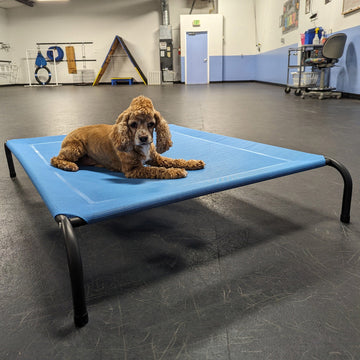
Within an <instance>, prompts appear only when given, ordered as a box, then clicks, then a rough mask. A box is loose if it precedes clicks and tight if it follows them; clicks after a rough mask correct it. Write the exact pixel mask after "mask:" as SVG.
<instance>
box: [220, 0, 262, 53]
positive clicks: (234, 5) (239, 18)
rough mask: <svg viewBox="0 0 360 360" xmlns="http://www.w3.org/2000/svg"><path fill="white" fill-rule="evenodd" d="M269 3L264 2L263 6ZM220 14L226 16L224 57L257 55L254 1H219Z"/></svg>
mask: <svg viewBox="0 0 360 360" xmlns="http://www.w3.org/2000/svg"><path fill="white" fill-rule="evenodd" d="M268 1H269V0H266V1H262V3H263V5H265V4H267V3H268ZM218 12H219V14H221V15H223V16H224V56H232V55H252V54H255V53H256V40H255V8H254V3H253V0H241V1H239V0H219V2H218Z"/></svg>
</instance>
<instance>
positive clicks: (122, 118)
mask: <svg viewBox="0 0 360 360" xmlns="http://www.w3.org/2000/svg"><path fill="white" fill-rule="evenodd" d="M154 130H155V131H156V151H157V152H158V153H160V154H161V153H163V152H165V151H166V150H168V149H169V148H170V147H171V146H172V141H171V134H170V130H169V127H168V125H167V122H166V121H165V119H164V118H163V117H162V116H161V115H160V113H159V112H158V111H156V110H155V109H154V106H153V104H152V102H151V100H150V99H149V98H147V97H145V96H138V97H136V98H134V99H133V100H132V101H131V104H130V106H129V107H128V108H127V109H126V110H125V111H123V112H122V113H121V114H120V115H119V117H118V118H117V120H116V123H115V128H114V130H113V132H112V135H111V137H112V141H113V143H114V145H115V147H116V148H117V149H118V150H119V151H124V152H129V151H131V150H133V149H134V146H141V145H148V144H151V143H152V142H153V133H154Z"/></svg>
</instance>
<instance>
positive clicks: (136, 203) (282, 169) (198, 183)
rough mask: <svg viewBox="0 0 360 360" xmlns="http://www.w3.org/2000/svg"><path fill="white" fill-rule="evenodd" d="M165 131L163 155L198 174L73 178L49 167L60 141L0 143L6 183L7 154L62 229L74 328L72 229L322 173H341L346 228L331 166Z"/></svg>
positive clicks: (247, 144)
mask: <svg viewBox="0 0 360 360" xmlns="http://www.w3.org/2000/svg"><path fill="white" fill-rule="evenodd" d="M170 129H171V133H172V138H173V142H174V146H173V147H172V148H171V149H170V150H169V151H168V152H167V153H166V156H169V157H172V158H185V159H190V158H193V159H201V160H204V161H205V163H206V166H205V168H204V169H202V170H196V171H189V172H188V176H187V177H186V178H183V179H176V180H153V179H127V178H126V177H125V176H124V175H123V174H122V173H117V172H111V171H108V170H106V169H103V168H98V167H82V168H81V169H80V171H78V172H74V173H73V172H66V171H63V170H60V169H57V168H54V167H52V166H51V165H50V159H51V157H53V156H54V155H56V154H58V152H59V150H60V147H61V142H62V140H63V139H64V137H65V136H49V137H39V138H28V139H13V140H8V141H7V142H6V143H5V152H6V157H7V162H8V166H9V171H10V177H12V178H14V177H16V172H15V168H14V163H13V157H12V154H14V156H15V157H16V158H17V159H18V161H19V162H20V164H21V165H22V166H23V168H24V169H25V171H26V173H27V174H28V176H29V177H30V179H31V181H32V182H33V184H34V185H35V187H36V189H37V190H38V192H39V194H40V195H41V197H42V199H43V201H44V202H45V204H46V206H47V207H48V209H49V211H50V213H51V215H52V216H53V217H54V219H55V220H56V221H57V222H58V223H59V225H60V228H61V229H62V232H63V235H64V239H65V245H66V251H67V257H68V267H69V272H70V280H71V288H72V297H73V308H74V321H75V325H76V326H78V327H81V326H84V325H85V324H86V323H87V322H88V313H87V307H86V299H85V292H84V280H83V267H82V259H81V254H80V248H79V244H78V241H77V238H76V235H75V231H74V227H77V226H81V225H85V224H90V223H95V222H98V221H101V220H104V219H108V218H111V217H116V216H120V215H124V214H128V213H134V212H137V211H141V210H144V209H149V208H153V207H157V206H161V205H166V204H170V203H173V202H177V201H182V200H185V199H190V198H195V197H198V196H202V195H206V194H210V193H213V192H218V191H223V190H227V189H231V188H235V187H240V186H244V185H248V184H253V183H256V182H260V181H265V180H269V179H273V178H277V177H281V176H285V175H290V174H294V173H297V172H302V171H307V170H311V169H315V168H319V167H322V166H331V167H334V168H335V169H337V170H338V171H339V172H340V174H341V176H342V178H343V180H344V189H343V199H342V208H341V216H340V220H341V221H342V222H344V223H348V222H349V221H350V206H351V196H352V179H351V176H350V173H349V171H348V170H347V169H346V168H345V167H344V166H343V165H342V164H340V163H339V162H337V161H336V160H333V159H330V158H327V157H325V156H323V155H315V154H309V153H305V152H300V151H294V150H290V149H286V148H280V147H276V146H271V145H266V144H261V143H256V142H252V141H246V140H241V139H237V138H231V137H226V136H221V135H217V134H210V133H206V132H203V131H198V130H192V129H188V128H184V127H180V126H175V125H170ZM134 186H136V191H133V190H134Z"/></svg>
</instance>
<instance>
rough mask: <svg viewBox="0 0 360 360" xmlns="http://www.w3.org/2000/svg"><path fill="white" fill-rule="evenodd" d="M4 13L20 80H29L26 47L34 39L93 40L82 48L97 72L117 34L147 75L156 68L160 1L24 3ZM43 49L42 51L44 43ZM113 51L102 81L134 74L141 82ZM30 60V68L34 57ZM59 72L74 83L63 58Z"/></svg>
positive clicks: (78, 52) (61, 77)
mask: <svg viewBox="0 0 360 360" xmlns="http://www.w3.org/2000/svg"><path fill="white" fill-rule="evenodd" d="M7 14H8V33H9V34H10V41H11V43H12V44H14V53H13V59H14V61H16V62H17V63H18V64H19V65H20V67H21V72H20V74H19V82H20V83H26V82H27V81H28V77H27V71H26V63H25V60H24V58H25V49H28V48H33V49H35V48H36V43H37V42H54V43H56V42H71V41H74V42H77V41H92V42H93V45H88V46H86V57H87V58H88V59H96V60H97V61H96V62H88V63H87V68H88V69H94V71H95V75H96V74H97V73H98V71H99V69H100V67H101V65H102V63H103V61H104V59H105V56H106V54H107V52H108V51H109V48H110V46H111V43H112V41H113V40H114V37H115V35H119V36H121V37H122V38H123V39H124V40H125V42H126V44H127V46H128V48H129V50H130V51H131V53H132V55H133V57H134V58H135V60H136V61H137V63H138V65H139V66H140V68H141V70H142V71H143V72H144V73H145V75H147V74H148V72H150V71H158V70H159V67H160V63H159V52H158V46H157V44H158V33H159V24H160V2H159V1H158V0H122V1H118V0H102V1H98V0H76V1H71V2H69V3H65V4H36V5H35V6H34V7H33V8H30V7H27V6H22V7H18V8H13V9H9V10H7ZM61 47H62V48H63V49H64V48H65V46H61ZM42 50H44V52H43V55H44V53H46V50H47V46H45V47H42ZM75 52H76V58H81V57H82V54H81V47H76V48H75ZM115 55H118V56H120V57H115V58H113V59H112V61H111V65H110V66H109V67H108V70H107V72H106V73H105V75H104V76H103V78H102V79H101V81H109V80H110V78H111V77H114V76H120V77H122V76H132V77H134V78H135V79H136V80H137V81H139V82H141V78H140V76H139V75H138V73H137V71H136V70H135V69H134V67H133V66H132V65H131V63H130V61H129V60H128V59H127V58H126V57H124V56H121V54H119V53H118V54H115ZM32 61H33V64H32V70H33V69H34V68H35V67H34V62H35V60H32ZM50 67H52V65H51V66H50ZM77 67H78V69H82V63H77ZM57 70H58V75H59V81H60V82H63V83H72V82H73V75H70V74H68V69H67V64H66V62H63V63H60V64H58V65H57ZM33 79H34V78H33Z"/></svg>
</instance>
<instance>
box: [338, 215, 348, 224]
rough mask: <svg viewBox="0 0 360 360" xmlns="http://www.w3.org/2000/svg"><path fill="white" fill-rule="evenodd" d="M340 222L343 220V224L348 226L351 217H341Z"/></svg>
mask: <svg viewBox="0 0 360 360" xmlns="http://www.w3.org/2000/svg"><path fill="white" fill-rule="evenodd" d="M340 220H341V222H343V223H346V224H348V223H349V222H350V216H342V215H341V216H340Z"/></svg>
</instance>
